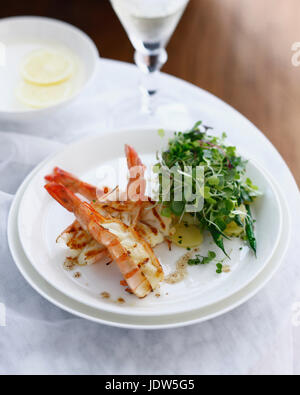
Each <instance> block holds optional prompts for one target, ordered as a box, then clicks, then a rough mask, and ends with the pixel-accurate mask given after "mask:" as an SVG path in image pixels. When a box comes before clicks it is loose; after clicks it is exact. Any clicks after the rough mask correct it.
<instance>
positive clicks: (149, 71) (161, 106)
mask: <svg viewBox="0 0 300 395" xmlns="http://www.w3.org/2000/svg"><path fill="white" fill-rule="evenodd" d="M110 1H111V4H112V6H113V8H114V10H115V12H116V14H117V15H118V17H119V19H120V21H121V23H122V25H123V27H124V28H125V30H126V32H127V34H128V37H129V39H130V41H131V43H132V45H133V46H134V48H135V56H134V60H135V63H136V65H137V66H138V68H139V69H140V70H141V72H142V73H141V75H142V78H141V84H140V89H141V93H140V94H138V92H135V93H134V97H133V98H129V97H128V98H127V99H126V100H125V101H123V102H122V103H120V104H119V105H118V106H117V108H118V113H119V116H117V114H116V116H113V119H114V123H115V125H114V126H116V124H117V126H121V124H122V126H123V125H125V124H126V125H130V124H133V123H134V124H137V123H139V124H143V125H145V123H148V124H149V123H150V124H153V123H160V125H161V126H164V125H163V123H164V122H163V120H164V119H166V118H168V119H170V118H169V116H171V115H172V114H170V112H172V111H173V112H174V115H175V113H176V116H177V118H178V114H179V115H180V114H181V115H182V114H184V116H186V110H185V108H184V106H183V104H182V103H178V102H176V99H174V95H173V98H172V95H170V94H167V93H164V94H158V88H159V86H158V85H159V83H158V74H159V71H160V69H161V68H162V66H163V65H164V64H165V63H166V61H167V59H168V55H167V51H166V49H165V48H166V46H167V44H168V42H169V40H170V38H171V36H172V34H173V33H174V31H175V29H176V27H177V25H178V23H179V21H180V19H181V17H182V15H183V13H184V11H185V8H186V6H187V4H188V2H189V0H110ZM120 114H122V116H120ZM168 115H169V116H168ZM173 119H174V117H173ZM176 122H177V121H176Z"/></svg>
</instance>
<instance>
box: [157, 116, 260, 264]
mask: <svg viewBox="0 0 300 395" xmlns="http://www.w3.org/2000/svg"><path fill="white" fill-rule="evenodd" d="M210 130H211V128H208V127H204V126H202V122H198V123H197V124H196V125H195V126H194V127H193V128H192V129H191V130H190V131H188V132H176V133H175V135H174V138H172V139H170V140H169V143H168V149H167V150H166V151H164V152H162V153H161V154H158V155H157V158H158V161H159V162H158V164H157V165H156V167H155V168H156V169H158V170H159V174H160V176H159V186H160V188H159V202H160V203H161V204H162V205H163V210H162V214H163V215H164V216H166V217H173V218H175V219H176V221H177V222H179V223H181V222H182V221H186V219H187V218H189V220H188V222H189V221H190V217H192V218H193V221H194V224H196V225H197V226H199V228H201V229H202V230H207V231H209V232H210V234H211V236H212V238H213V240H214V242H215V244H216V245H217V246H218V247H219V248H220V249H221V250H222V251H223V252H224V254H225V255H226V256H227V257H229V256H228V253H227V251H226V250H225V246H224V239H230V238H231V237H239V238H241V239H243V240H246V241H247V242H248V244H249V246H250V248H251V249H252V250H253V252H254V254H255V255H256V251H257V241H256V237H255V233H254V222H255V221H254V220H253V217H252V213H251V204H252V203H253V202H254V200H255V199H256V198H257V197H258V196H260V195H261V192H260V191H259V188H258V187H257V186H255V185H254V184H253V182H252V180H251V179H250V178H248V177H247V176H246V167H247V161H246V160H245V159H243V158H242V157H241V156H239V155H238V154H237V150H236V147H233V146H229V145H226V144H225V140H226V138H227V135H226V133H223V134H222V136H221V137H216V136H213V135H211V134H210ZM159 135H160V136H162V135H163V132H162V131H160V132H159ZM199 166H201V167H202V168H203V172H204V175H203V176H202V177H204V183H203V180H199V179H197V177H198V175H197V172H196V171H193V172H192V173H191V176H190V182H191V183H192V190H193V193H194V196H196V198H195V199H196V200H197V199H198V198H199V199H200V198H201V199H203V202H204V203H203V207H201V210H199V211H196V212H194V213H189V212H187V206H188V202H187V201H186V200H185V198H184V194H183V199H182V200H181V201H178V200H176V199H175V198H174V196H175V192H176V191H175V190H176V188H177V187H176V185H177V184H176V180H175V179H176V177H177V176H179V177H180V176H182V175H184V173H185V169H186V168H187V167H190V168H192V169H195V168H196V167H199ZM174 167H175V169H177V173H178V174H177V175H176V174H174ZM170 169H172V171H173V172H172V173H171V172H170ZM158 170H157V171H158ZM164 174H165V175H169V177H170V178H171V185H170V189H169V191H168V199H167V198H166V194H165V192H164V188H163V185H162V184H163V175H164ZM194 203H195V202H194ZM195 206H196V204H195ZM212 259H213V257H212V256H210V257H208V258H206V259H205V258H200V257H198V258H196V259H194V260H191V261H190V264H191V265H197V264H205V263H207V261H208V260H209V261H211V260H212Z"/></svg>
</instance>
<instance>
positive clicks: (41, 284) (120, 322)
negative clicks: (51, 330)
mask: <svg viewBox="0 0 300 395" xmlns="http://www.w3.org/2000/svg"><path fill="white" fill-rule="evenodd" d="M43 165H44V164H42V165H41V166H39V167H38V168H37V169H36V170H35V171H34V172H33V173H32V174H31V175H30V176H28V178H27V179H26V180H25V181H24V183H23V184H22V186H21V187H20V189H19V191H18V193H17V195H16V197H15V200H14V202H13V204H12V206H11V210H10V214H9V219H8V242H9V247H10V250H11V253H12V256H13V258H14V261H15V263H16V265H17V267H18V269H19V270H20V272H21V274H22V275H23V276H24V278H25V280H26V281H27V282H28V283H29V284H30V285H31V286H32V287H33V288H34V289H35V290H36V291H37V292H38V293H39V294H40V295H42V296H43V297H44V298H45V299H47V300H48V301H49V302H51V303H53V304H54V305H56V306H57V307H60V308H61V309H63V310H65V311H67V312H69V313H72V314H74V315H76V316H79V317H82V318H85V319H88V320H90V321H93V322H97V323H101V324H105V325H110V326H115V327H120V328H132V329H166V328H177V327H183V326H187V325H192V324H196V323H200V322H204V321H207V320H209V319H212V318H215V317H218V316H220V315H222V314H224V313H227V312H229V311H231V310H233V309H234V308H236V307H238V306H240V305H241V304H242V303H244V302H246V301H247V300H249V299H250V298H251V297H253V296H254V295H255V294H256V293H257V292H258V291H259V290H261V289H262V288H263V287H264V286H265V285H266V284H267V282H268V281H270V279H271V278H272V277H273V275H274V274H275V272H276V271H277V270H278V269H279V267H280V264H281V262H282V259H283V257H284V255H285V253H286V251H287V248H288V246H289V241H290V236H291V235H290V216H289V211H288V207H287V204H286V201H285V199H284V198H283V196H282V193H281V191H280V190H279V189H277V187H276V189H277V192H278V195H279V197H280V203H281V207H282V209H283V228H284V229H285V232H284V233H283V234H282V237H281V239H280V242H279V244H278V248H277V250H276V252H275V254H274V255H273V257H272V259H271V260H270V262H269V263H268V264H267V265H266V267H265V268H264V269H263V271H262V272H261V273H260V274H259V275H258V276H257V278H256V279H255V280H254V281H252V282H251V283H250V284H248V285H247V286H246V287H245V288H243V289H242V290H241V291H239V292H238V293H236V294H234V295H233V296H231V297H230V298H227V299H225V300H223V301H222V302H219V303H216V304H214V305H212V306H209V307H207V308H204V309H203V308H202V309H199V310H195V311H192V312H188V313H184V314H177V315H173V316H160V317H155V316H153V317H134V316H126V315H118V314H114V313H108V312H106V311H101V310H99V309H93V308H91V307H87V306H86V305H84V304H81V303H78V302H76V301H74V300H73V299H71V298H69V297H67V296H65V295H64V294H63V293H61V292H59V291H57V290H56V289H55V288H54V287H52V286H51V285H50V284H49V283H48V282H47V281H45V280H44V279H43V278H42V277H41V276H40V275H39V274H38V272H37V271H36V270H35V269H34V268H33V266H32V265H31V263H30V262H29V260H28V259H27V257H26V255H25V253H24V251H23V249H22V246H21V243H20V240H19V236H18V221H17V219H18V212H19V204H20V201H21V199H22V197H23V193H24V191H25V190H26V188H27V186H28V184H29V182H30V181H31V179H32V177H33V176H34V175H35V174H36V173H37V172H38V171H39V169H40V168H41V167H42V166H43Z"/></svg>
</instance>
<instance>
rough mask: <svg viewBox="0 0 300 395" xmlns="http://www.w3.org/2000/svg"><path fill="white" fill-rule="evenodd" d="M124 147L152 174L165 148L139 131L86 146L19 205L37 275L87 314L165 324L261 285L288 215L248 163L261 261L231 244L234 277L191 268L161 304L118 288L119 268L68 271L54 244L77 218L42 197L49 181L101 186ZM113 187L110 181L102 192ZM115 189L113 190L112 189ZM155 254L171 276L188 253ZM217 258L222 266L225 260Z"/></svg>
mask: <svg viewBox="0 0 300 395" xmlns="http://www.w3.org/2000/svg"><path fill="white" fill-rule="evenodd" d="M168 135H169V136H172V135H173V132H168V133H167V136H168ZM125 143H129V144H132V145H134V147H135V148H136V149H137V151H138V152H139V153H140V155H141V157H142V160H144V162H145V163H146V165H149V166H150V165H151V164H153V163H155V152H156V151H157V150H158V149H159V148H160V146H161V144H162V142H161V139H160V138H159V137H158V134H157V131H156V130H141V129H138V130H131V131H121V132H115V133H111V134H106V135H102V136H100V137H96V138H92V139H88V140H84V141H80V142H78V143H75V144H73V145H71V146H69V147H68V148H66V149H64V150H63V151H62V152H61V153H60V154H58V155H56V156H55V157H54V158H51V159H50V160H48V161H47V163H46V164H44V165H43V166H42V167H41V168H40V169H39V171H38V172H37V174H36V175H35V176H34V177H33V178H32V180H31V181H30V183H29V185H28V186H27V189H26V191H25V193H24V196H23V199H22V202H21V205H20V212H19V235H20V240H21V243H22V246H23V249H24V251H25V253H26V255H27V257H28V259H29V260H30V261H31V263H32V264H33V266H34V267H35V269H36V270H37V271H38V272H39V274H40V275H41V276H42V277H43V278H44V279H45V280H46V281H48V282H49V283H50V284H51V285H52V286H53V287H55V288H56V289H57V290H59V291H61V292H63V293H64V294H65V295H67V296H69V297H71V298H73V299H74V300H76V301H78V302H81V303H84V304H86V305H87V306H90V307H93V308H98V309H101V310H104V311H107V312H113V313H118V314H125V315H134V316H158V315H163V316H165V315H173V314H177V313H181V312H187V311H191V310H195V309H199V308H204V307H207V306H209V305H212V304H215V303H217V302H219V301H221V300H223V299H225V298H228V297H230V296H231V295H233V294H234V293H236V292H238V291H240V290H241V289H242V288H244V287H245V286H246V285H247V284H249V283H250V282H251V281H252V280H253V279H254V278H255V277H257V276H258V275H259V273H260V272H261V271H262V270H263V269H264V267H265V265H266V264H267V263H268V262H269V260H270V258H271V257H272V256H273V254H274V252H275V250H276V248H277V245H278V242H279V239H280V237H281V235H282V210H281V206H280V203H279V198H278V195H277V192H276V191H275V189H274V187H273V182H272V181H271V178H270V176H269V175H266V173H265V172H264V171H263V170H262V169H260V168H259V167H258V166H257V165H254V163H253V162H250V163H249V168H248V174H249V176H250V177H251V178H253V180H254V182H255V183H256V184H257V185H258V186H259V187H260V189H261V190H262V191H263V193H264V197H263V198H261V199H259V200H258V201H257V202H256V203H255V205H254V214H255V216H256V217H257V224H256V228H257V238H258V241H259V246H258V258H257V259H255V258H254V256H253V254H252V253H251V252H250V251H249V250H248V253H247V254H245V249H243V251H242V252H241V251H240V250H239V247H240V246H241V244H240V242H239V241H237V240H236V241H232V242H229V243H227V249H228V250H229V251H230V250H231V249H232V250H233V251H232V253H231V256H232V260H231V262H227V263H229V264H230V266H231V272H230V273H226V274H225V273H224V274H222V275H217V274H216V267H215V265H214V264H211V265H207V266H201V267H190V268H189V276H188V277H187V278H186V279H185V280H184V281H183V282H181V283H179V284H176V285H168V284H163V285H162V286H161V290H160V294H161V297H159V298H157V297H156V296H155V294H152V295H149V296H148V297H147V298H145V299H143V300H138V299H137V298H136V297H135V296H131V295H128V294H127V293H126V292H125V291H124V289H123V288H122V287H120V284H119V283H120V280H121V279H122V278H121V275H120V274H119V271H118V269H117V267H116V266H115V265H111V266H105V265H94V266H92V267H84V268H82V269H80V270H79V269H78V270H76V271H79V272H80V273H81V274H82V275H81V277H80V279H76V280H75V279H74V276H73V274H74V273H73V272H66V271H65V270H64V269H63V262H64V259H65V257H66V251H65V250H64V249H62V248H61V247H60V246H58V245H56V243H55V240H56V238H57V236H58V235H59V234H60V232H61V231H62V230H63V229H64V228H65V227H66V226H67V225H69V224H70V223H71V222H72V220H73V218H74V217H73V215H72V214H70V213H68V212H66V211H65V210H64V209H63V208H62V207H60V206H59V205H58V204H57V203H56V202H55V201H53V200H52V199H51V198H50V197H49V196H48V195H47V193H46V192H45V191H44V189H43V185H44V180H43V177H44V176H45V175H46V174H48V173H50V172H51V170H52V169H53V167H54V166H60V167H62V168H65V169H66V170H68V171H71V172H73V173H75V174H78V175H79V176H80V177H82V178H84V179H86V180H88V181H90V182H92V183H94V184H96V185H98V184H99V179H98V178H97V176H99V174H100V173H101V171H100V170H101V168H103V166H106V165H114V166H117V165H118V159H120V158H122V157H123V150H124V144H125ZM123 167H125V166H123ZM109 178H111V175H109ZM123 178H124V179H125V177H123ZM107 184H108V183H107V182H106V180H105V181H103V184H102V185H107ZM114 185H116V184H115V182H111V183H110V184H109V186H114ZM208 250H215V251H216V252H218V249H217V248H215V247H214V246H213V245H212V243H211V238H210V237H206V241H205V243H204V245H203V247H201V251H202V252H203V254H205V253H207V251H208ZM156 252H157V254H158V256H159V258H160V261H161V263H162V265H163V267H164V271H165V273H166V274H168V273H169V272H171V271H172V270H173V269H174V268H175V264H176V261H177V260H178V259H179V258H180V257H181V256H182V255H183V254H184V253H185V251H184V250H182V249H179V248H177V249H176V248H173V250H172V252H171V253H170V252H169V251H168V248H167V246H165V245H164V246H160V247H159V248H158V249H156ZM218 253H219V257H220V258H222V257H223V256H222V253H220V252H218ZM103 292H108V293H109V294H110V295H111V299H110V300H103V299H102V298H101V296H100V295H101V293H103ZM120 297H121V298H123V299H125V300H126V303H125V304H123V305H119V304H118V303H117V302H116V301H117V300H118V299H119V298H120Z"/></svg>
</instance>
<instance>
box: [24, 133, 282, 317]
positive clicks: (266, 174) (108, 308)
mask: <svg viewBox="0 0 300 395" xmlns="http://www.w3.org/2000/svg"><path fill="white" fill-rule="evenodd" d="M126 132H127V133H132V134H136V133H143V134H145V133H149V134H152V135H153V134H154V132H155V127H148V128H144V129H142V128H140V127H139V128H138V127H132V128H130V129H129V128H118V129H115V130H114V131H106V132H104V133H102V134H101V135H96V136H90V137H86V138H84V139H80V140H78V141H76V142H74V143H72V144H70V145H68V146H64V147H62V148H61V149H60V150H59V151H58V152H56V153H55V154H53V155H51V156H50V157H49V158H46V159H45V161H43V162H42V163H41V164H40V165H39V166H38V168H37V169H36V170H37V171H36V173H39V172H40V170H41V169H42V168H43V167H45V166H47V164H48V163H49V162H51V161H53V160H59V158H61V156H62V155H66V152H70V151H72V150H73V149H74V147H77V146H81V145H82V144H83V143H86V144H89V145H91V144H92V143H93V141H98V140H99V139H101V138H102V137H103V136H109V135H110V134H114V135H120V136H121V135H126ZM168 133H170V134H171V133H172V130H171V129H169V130H168ZM56 158H58V159H56ZM249 161H250V162H251V163H252V165H253V166H254V167H255V168H256V169H257V170H258V171H259V172H260V173H261V174H263V176H264V177H265V178H266V179H267V180H268V184H269V186H270V188H271V190H272V191H273V193H274V196H275V199H276V204H277V207H278V210H279V228H278V233H277V237H276V243H275V244H274V246H273V248H272V250H271V252H270V254H269V255H268V256H267V258H266V259H265V261H264V264H263V265H262V266H261V267H260V268H259V270H257V272H256V273H255V274H253V275H252V276H251V277H249V279H248V280H247V281H245V282H244V283H243V284H242V285H241V286H240V287H237V289H235V290H234V291H233V292H231V291H229V292H228V293H226V295H225V296H223V297H220V298H219V299H217V300H215V301H212V302H210V303H208V304H206V305H204V306H201V307H199V306H198V307H197V306H196V307H191V308H181V309H180V310H177V311H176V312H166V311H163V312H161V313H159V312H158V313H155V312H147V311H145V310H144V311H139V310H134V311H130V310H129V309H126V310H125V309H123V311H122V309H121V308H117V307H116V306H111V305H107V306H106V305H103V306H97V305H96V302H95V303H93V302H89V301H87V302H85V301H83V300H80V299H79V298H78V297H76V296H75V297H74V296H73V295H72V294H70V293H69V292H66V291H64V290H61V289H60V288H59V287H58V286H57V285H56V284H55V283H54V282H53V281H49V280H48V279H47V278H46V277H44V275H43V273H42V272H41V271H40V270H39V268H38V267H36V265H34V264H33V263H31V264H32V266H33V267H34V268H35V270H36V271H37V272H38V273H39V275H40V276H41V277H42V278H43V279H44V280H45V281H47V282H48V283H49V285H51V286H52V287H54V288H55V289H56V290H57V291H59V292H62V293H63V294H64V295H66V296H67V297H69V298H71V299H73V300H76V301H77V302H79V303H82V304H84V305H86V306H88V307H91V308H96V309H99V310H104V311H107V312H109V313H115V314H123V315H126V316H128V315H131V316H135V317H151V316H155V317H156V316H167V315H169V316H172V315H174V314H180V313H187V312H192V311H194V310H197V309H199V308H206V307H209V306H211V305H214V304H215V303H219V302H221V301H222V300H224V299H226V298H229V297H230V296H232V295H233V294H235V293H237V292H239V291H240V290H241V289H243V288H244V287H246V286H247V285H248V284H249V283H251V282H252V281H253V280H254V279H255V278H256V277H257V276H259V275H260V273H261V272H262V271H263V270H264V268H265V267H266V265H267V264H268V263H269V261H270V260H271V259H272V257H273V256H274V254H275V252H276V249H277V247H278V244H279V242H280V238H281V235H282V232H283V226H282V224H283V211H282V207H281V203H280V199H279V196H278V189H279V188H278V186H276V185H277V184H276V181H275V180H274V179H273V177H272V175H271V174H269V172H268V171H267V169H265V168H264V167H263V166H262V165H260V164H259V163H258V161H256V160H254V159H250V160H249ZM34 177H35V174H34V175H33V176H32V179H34ZM29 185H30V181H29V182H28V185H27V186H26V189H25V191H24V193H23V197H22V199H21V201H20V205H19V213H18V231H19V239H20V242H21V245H22V249H23V251H24V253H25V255H26V257H27V259H28V260H29V262H32V260H31V254H30V253H29V252H28V249H26V246H24V243H23V238H22V233H21V232H20V227H21V226H20V223H21V219H20V218H21V215H22V212H23V211H24V210H22V204H23V203H24V196H25V195H26V193H27V190H28V187H29Z"/></svg>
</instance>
